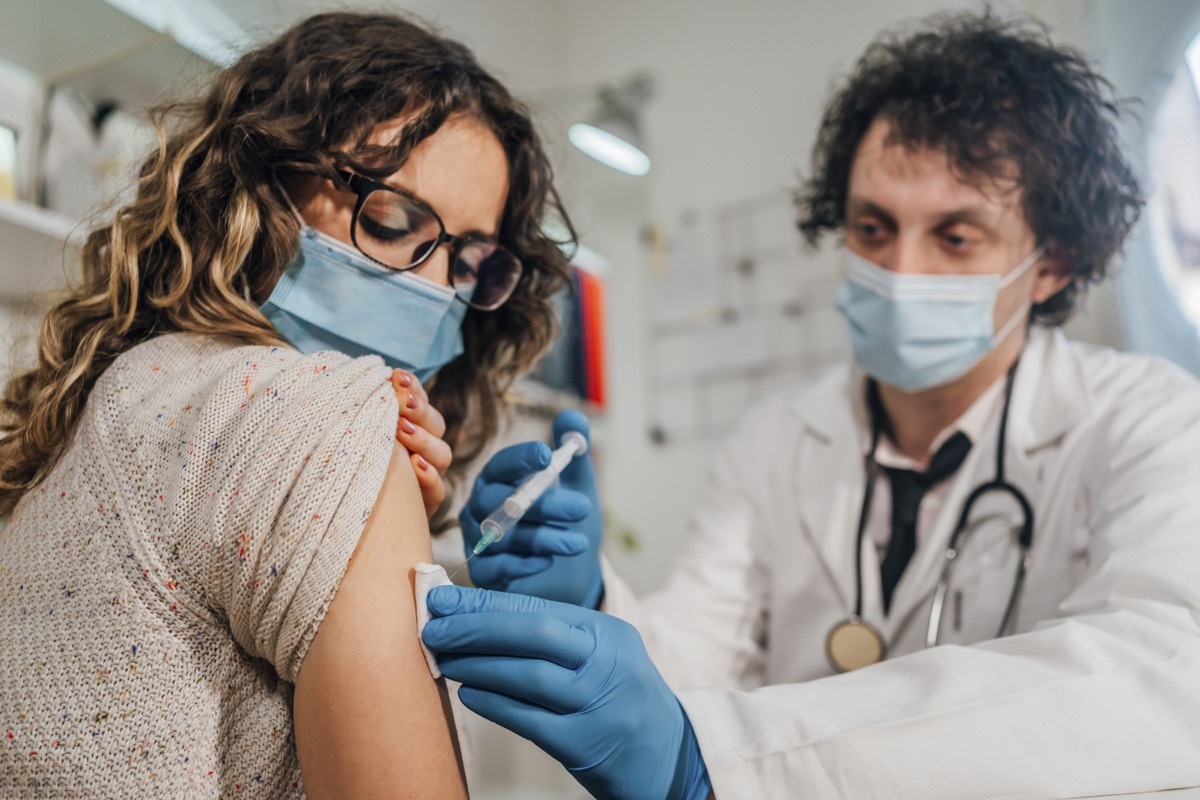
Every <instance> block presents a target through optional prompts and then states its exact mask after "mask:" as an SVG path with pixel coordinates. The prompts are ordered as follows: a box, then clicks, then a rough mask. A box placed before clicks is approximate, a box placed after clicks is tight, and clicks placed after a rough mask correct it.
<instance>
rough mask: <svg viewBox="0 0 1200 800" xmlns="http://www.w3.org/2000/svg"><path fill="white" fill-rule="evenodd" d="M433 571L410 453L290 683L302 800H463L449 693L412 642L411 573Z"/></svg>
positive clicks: (394, 470)
mask: <svg viewBox="0 0 1200 800" xmlns="http://www.w3.org/2000/svg"><path fill="white" fill-rule="evenodd" d="M430 560H432V555H431V549H430V542H429V528H428V525H427V523H426V521H425V515H424V506H423V505H422V502H421V496H420V490H419V488H418V486H417V482H416V477H415V476H414V474H413V472H412V468H411V466H410V464H409V460H408V454H407V452H406V451H405V450H404V449H403V448H402V447H399V446H395V447H394V448H393V451H392V459H391V463H390V465H389V467H388V472H387V477H386V478H385V479H384V483H383V488H382V489H381V491H380V493H379V498H378V500H377V501H376V503H375V507H374V509H373V510H372V512H371V515H370V517H369V518H368V520H367V523H366V526H365V528H364V529H363V532H362V536H361V538H360V539H359V542H358V547H357V549H355V551H354V555H353V558H352V560H351V562H350V565H349V566H348V567H347V569H346V573H345V575H344V576H343V578H342V581H341V584H340V586H339V587H338V589H337V593H336V594H335V595H334V598H333V601H332V603H331V604H330V606H329V609H328V611H327V613H326V615H325V618H324V620H323V621H322V622H321V624H320V627H319V628H318V629H317V633H316V636H315V637H314V639H313V641H312V644H311V645H310V647H309V649H308V653H307V655H306V656H305V658H304V661H303V663H302V664H301V667H300V672H299V674H298V675H297V677H296V693H295V707H294V718H295V729H296V749H297V753H298V755H299V758H300V767H301V771H302V773H303V776H304V784H305V790H306V792H307V794H308V796H309V797H310V798H313V799H314V800H320V798H327V797H338V798H360V797H397V796H403V797H430V798H454V797H466V787H465V784H464V779H463V775H462V768H461V764H460V762H459V756H458V753H457V744H456V739H455V732H454V724H453V720H452V717H451V714H450V706H449V700H448V697H447V695H446V688H445V685H444V683H443V682H442V681H441V680H437V681H435V680H434V679H433V678H432V677H431V676H430V674H429V669H428V667H427V666H426V664H425V659H424V656H423V655H422V651H421V647H420V640H419V638H418V635H417V623H416V609H415V599H414V592H413V567H414V565H416V564H417V563H419V562H422V561H430Z"/></svg>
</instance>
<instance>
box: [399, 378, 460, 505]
mask: <svg viewBox="0 0 1200 800" xmlns="http://www.w3.org/2000/svg"><path fill="white" fill-rule="evenodd" d="M392 388H394V389H395V390H396V397H397V398H399V400H400V419H399V421H398V422H397V423H396V441H398V442H399V443H400V444H402V445H404V447H405V448H406V449H407V450H408V452H409V459H410V460H411V461H412V465H413V472H415V473H416V475H417V483H418V484H419V485H420V487H421V498H422V499H423V500H424V501H425V516H427V517H432V516H433V513H434V512H435V511H437V510H438V507H439V506H440V505H441V504H442V501H443V500H445V499H446V485H445V484H444V483H443V482H442V476H443V475H445V474H446V470H447V469H449V468H450V461H451V459H452V456H451V454H450V445H448V444H446V443H445V442H444V441H442V437H443V436H445V435H446V420H444V419H442V415H441V413H440V412H439V411H438V410H437V409H436V408H434V407H433V406H431V405H430V404H429V395H427V394H426V393H425V389H424V387H422V386H421V382H420V381H418V380H417V377H416V376H415V375H413V374H412V373H411V372H406V371H405V370H402V369H396V370H392Z"/></svg>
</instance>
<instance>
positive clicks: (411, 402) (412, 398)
mask: <svg viewBox="0 0 1200 800" xmlns="http://www.w3.org/2000/svg"><path fill="white" fill-rule="evenodd" d="M420 404H421V401H420V400H418V399H417V396H416V395H415V394H410V395H409V396H408V402H407V403H406V404H405V405H407V406H408V407H409V408H411V409H415V408H416V407H417V406H419V405H420Z"/></svg>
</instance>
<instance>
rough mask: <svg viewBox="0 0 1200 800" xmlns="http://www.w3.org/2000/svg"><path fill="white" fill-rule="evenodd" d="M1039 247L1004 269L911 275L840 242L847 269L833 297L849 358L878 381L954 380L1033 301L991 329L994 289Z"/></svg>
mask: <svg viewBox="0 0 1200 800" xmlns="http://www.w3.org/2000/svg"><path fill="white" fill-rule="evenodd" d="M1041 253H1042V249H1041V248H1040V247H1039V248H1038V249H1037V250H1035V251H1034V252H1033V253H1031V254H1030V255H1029V257H1028V258H1026V259H1025V260H1024V261H1022V262H1021V263H1020V264H1019V265H1018V266H1017V268H1016V269H1014V270H1013V271H1012V272H1009V273H1008V274H1007V275H914V274H911V273H896V272H892V271H890V270H886V269H884V268H882V267H879V266H876V265H875V264H873V263H871V262H870V261H868V260H867V259H865V258H863V257H862V256H860V255H857V254H856V253H854V252H852V251H850V250H845V251H844V257H845V260H846V265H847V269H846V277H845V280H843V281H842V284H841V286H839V287H838V290H837V294H836V295H835V297H834V303H835V305H836V306H837V309H838V311H840V312H841V313H842V316H844V317H845V318H846V323H847V325H848V327H849V329H850V339H851V342H852V344H853V346H854V359H855V361H857V362H858V365H859V366H860V367H861V368H862V370H863V371H864V372H866V373H867V374H868V375H870V376H871V377H872V378H874V379H875V380H877V381H879V382H880V383H884V384H886V385H888V386H894V387H896V388H898V389H903V390H905V391H908V392H916V391H920V390H922V389H930V388H932V387H934V386H942V385H944V384H947V383H951V382H953V381H955V380H957V379H959V378H961V377H962V376H963V375H966V374H967V373H968V372H969V371H970V370H971V368H972V367H974V366H975V365H976V364H978V363H979V362H980V361H981V360H983V357H984V356H986V355H987V354H988V353H989V352H991V350H992V348H994V347H995V346H996V345H997V344H999V343H1000V342H1002V341H1004V339H1005V338H1007V337H1008V335H1009V334H1010V333H1012V332H1013V330H1014V329H1015V328H1016V327H1017V326H1018V325H1019V324H1020V323H1021V321H1022V320H1023V319H1024V317H1025V312H1026V311H1027V310H1028V309H1029V307H1030V306H1031V303H1029V302H1028V301H1027V302H1026V303H1025V304H1024V305H1022V306H1021V308H1019V309H1017V311H1016V313H1014V314H1013V316H1012V318H1011V319H1010V320H1008V322H1006V323H1005V324H1004V325H1003V326H1002V327H1001V328H1000V330H999V331H997V332H995V333H993V327H992V326H993V324H994V323H993V318H994V314H995V309H996V297H997V296H998V295H999V293H1000V290H1001V289H1003V288H1004V287H1005V286H1008V285H1009V284H1011V283H1012V282H1013V281H1015V280H1016V279H1017V278H1019V277H1020V276H1021V275H1022V274H1024V273H1025V271H1026V270H1028V269H1029V268H1030V267H1031V266H1033V264H1035V263H1036V262H1037V260H1038V258H1039V257H1040V256H1041Z"/></svg>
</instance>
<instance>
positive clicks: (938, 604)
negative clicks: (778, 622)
mask: <svg viewBox="0 0 1200 800" xmlns="http://www.w3.org/2000/svg"><path fill="white" fill-rule="evenodd" d="M1016 372H1017V365H1016V364H1013V366H1012V368H1011V369H1010V370H1009V371H1008V377H1007V379H1006V383H1005V387H1004V409H1003V411H1002V413H1001V416H1000V431H999V435H998V436H997V437H996V439H997V441H996V476H995V478H994V479H993V480H991V481H989V482H988V483H984V484H982V485H980V486H977V487H975V489H974V490H972V492H971V494H970V495H969V496H968V497H967V500H966V502H965V503H963V508H962V511H961V513H960V514H959V516H958V522H957V524H956V525H955V526H954V532H953V533H952V534H951V535H950V542H949V543H948V545H947V547H946V555H945V559H944V560H943V562H942V570H941V573H940V575H939V576H938V583H937V587H936V588H935V589H934V592H933V602H932V605H931V606H930V609H929V625H928V627H927V628H926V631H925V646H926V647H934V646H935V645H937V640H938V632H939V629H940V628H941V621H942V611H943V609H944V608H945V604H946V593H947V591H948V590H949V586H950V572H951V567H952V565H953V564H954V561H955V559H957V558H958V555H959V549H958V543H959V538H960V537H961V536H962V534H963V532H964V531H965V530H966V529H967V525H968V523H969V521H970V518H971V510H972V508H973V507H974V505H975V502H976V501H977V500H978V499H979V498H980V497H982V496H984V495H985V494H987V493H988V492H1000V493H1002V494H1007V495H1009V496H1010V497H1012V498H1013V499H1015V500H1016V501H1017V504H1018V505H1019V506H1020V508H1021V517H1022V520H1021V529H1020V533H1019V534H1018V536H1017V542H1018V546H1019V547H1020V551H1021V553H1020V558H1019V559H1018V561H1017V574H1016V578H1015V580H1014V581H1013V588H1012V591H1011V592H1009V595H1008V603H1007V605H1006V606H1005V609H1004V616H1003V618H1002V619H1001V620H1000V627H999V629H998V630H997V631H996V638H1000V637H1001V636H1003V635H1004V634H1005V631H1006V630H1007V629H1008V626H1009V623H1010V622H1011V621H1012V618H1013V613H1014V612H1015V611H1016V607H1017V600H1018V598H1019V597H1020V596H1021V589H1022V587H1023V586H1024V584H1025V574H1026V573H1027V572H1028V571H1029V563H1030V557H1029V550H1030V548H1031V547H1032V545H1033V506H1032V504H1030V502H1029V499H1028V498H1027V497H1025V494H1024V493H1023V492H1022V491H1021V490H1020V489H1018V488H1017V487H1016V486H1013V485H1012V484H1011V483H1009V482H1008V481H1007V480H1006V478H1005V474H1004V448H1005V446H1006V445H1007V441H1008V412H1009V406H1010V404H1011V402H1012V390H1013V379H1014V377H1015V376H1016ZM868 391H877V389H875V387H874V386H873V385H872V386H871V387H869V389H868ZM869 399H871V400H874V401H875V402H874V404H873V408H872V429H871V449H870V452H869V453H868V455H867V458H866V470H865V472H866V478H867V482H866V485H865V487H864V490H863V502H862V509H861V511H860V513H859V517H858V532H857V538H856V546H855V567H856V569H855V579H856V588H857V591H856V596H855V601H854V613H853V614H851V615H850V617H848V618H847V619H846V620H843V621H842V622H839V623H838V624H837V625H835V626H834V627H833V629H832V630H831V631H830V632H829V636H828V637H827V639H826V654H827V656H828V658H829V661H830V664H831V665H832V666H833V668H834V669H836V670H837V671H838V672H845V671H846V670H847V669H857V668H858V667H859V666H866V663H855V664H853V665H851V664H850V663H848V662H851V661H855V660H857V659H849V658H846V657H839V656H840V653H839V652H838V651H840V650H842V649H843V648H839V647H836V646H835V644H836V642H840V641H847V642H849V641H858V639H859V638H860V637H861V638H863V639H864V640H865V639H866V638H867V636H864V634H873V635H874V637H876V638H877V639H878V641H879V645H878V647H877V648H872V647H863V650H871V651H872V652H877V653H878V657H877V658H876V659H875V660H874V661H869V662H867V663H875V662H876V661H882V660H883V659H884V658H885V657H886V655H887V643H886V641H884V639H883V636H882V634H880V633H879V632H878V630H877V629H876V628H875V627H874V626H872V625H870V624H868V623H866V622H865V621H864V620H863V619H862V602H863V591H862V543H863V533H864V531H865V530H866V523H867V516H868V514H869V513H870V509H871V497H872V495H873V494H874V488H875V482H876V479H877V476H878V465H877V464H876V462H875V450H876V448H877V447H878V445H879V430H880V421H879V414H881V413H882V411H881V410H880V409H878V408H876V407H874V406H877V405H878V403H879V401H878V399H877V397H875V396H870V397H869ZM852 634H853V636H852ZM835 640H836V641H835ZM844 649H846V650H849V649H850V648H848V647H847V648H844Z"/></svg>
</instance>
